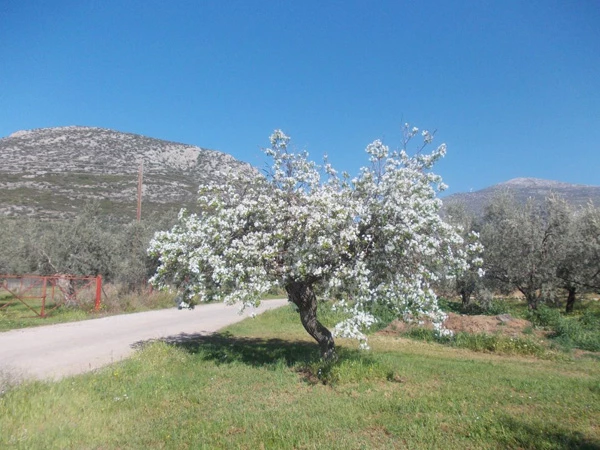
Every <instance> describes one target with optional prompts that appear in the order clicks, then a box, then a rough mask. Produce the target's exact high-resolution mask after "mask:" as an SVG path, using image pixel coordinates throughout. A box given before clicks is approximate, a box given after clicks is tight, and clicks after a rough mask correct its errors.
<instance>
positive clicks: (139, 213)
mask: <svg viewBox="0 0 600 450" xmlns="http://www.w3.org/2000/svg"><path fill="white" fill-rule="evenodd" d="M143 179H144V161H142V162H141V163H140V171H139V173H138V191H137V221H138V222H139V221H140V220H142V180H143Z"/></svg>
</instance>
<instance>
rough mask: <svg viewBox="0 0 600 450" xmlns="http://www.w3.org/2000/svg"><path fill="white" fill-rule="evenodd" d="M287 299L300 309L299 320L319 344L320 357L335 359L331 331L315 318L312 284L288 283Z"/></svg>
mask: <svg viewBox="0 0 600 450" xmlns="http://www.w3.org/2000/svg"><path fill="white" fill-rule="evenodd" d="M285 290H286V292H287V294H288V299H289V300H290V301H291V302H292V303H294V304H295V305H296V306H297V307H298V310H299V311H300V320H301V322H302V325H303V326H304V329H305V330H306V331H307V332H308V334H310V335H311V336H312V337H313V338H314V339H315V340H316V341H317V342H318V344H319V349H320V350H321V357H322V358H323V359H324V360H326V361H332V360H335V359H336V354H335V343H334V341H333V336H332V335H331V332H330V331H329V330H328V329H327V328H325V327H324V326H323V325H322V324H321V322H319V321H318V320H317V297H316V295H315V293H314V292H313V290H312V286H311V285H310V284H309V283H305V282H293V283H288V284H287V285H286V286H285Z"/></svg>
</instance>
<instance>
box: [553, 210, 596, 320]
mask: <svg viewBox="0 0 600 450" xmlns="http://www.w3.org/2000/svg"><path fill="white" fill-rule="evenodd" d="M552 214H553V215H555V216H558V217H559V218H560V220H562V221H563V223H564V225H565V226H564V232H563V233H562V234H561V244H562V245H561V246H560V249H559V251H558V254H557V256H556V278H557V282H558V284H559V285H560V286H561V287H563V288H564V289H566V291H567V302H566V312H567V313H569V312H572V311H573V307H574V305H575V301H576V298H577V294H580V293H584V292H589V291H595V292H600V209H598V208H596V207H594V205H592V204H589V205H587V206H586V207H585V208H582V209H580V210H574V209H573V208H571V207H569V205H568V204H567V203H566V202H565V201H564V200H556V201H555V202H554V203H553V208H552Z"/></svg>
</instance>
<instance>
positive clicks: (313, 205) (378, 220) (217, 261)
mask: <svg viewBox="0 0 600 450" xmlns="http://www.w3.org/2000/svg"><path fill="white" fill-rule="evenodd" d="M417 133H418V130H417V129H416V128H412V129H410V128H409V127H408V126H406V127H405V138H404V146H403V150H401V151H399V152H395V151H394V152H390V150H389V148H388V147H387V146H385V145H384V144H383V143H382V142H381V141H379V140H377V141H375V142H373V143H372V144H370V145H369V146H368V147H367V149H366V152H367V154H368V155H369V162H370V166H369V167H365V168H363V169H361V171H360V174H359V175H358V176H357V177H356V178H354V179H350V177H349V176H348V175H347V174H342V175H338V174H337V172H336V171H335V170H334V169H333V168H332V167H331V165H330V164H328V163H326V164H325V165H324V166H323V167H319V166H317V165H316V164H315V163H313V162H311V161H310V160H309V159H308V155H307V154H306V153H305V152H304V153H293V152H290V151H289V148H288V147H289V138H288V137H287V136H286V135H285V134H284V133H283V132H281V131H280V130H277V131H275V132H274V133H273V135H272V136H271V148H269V149H266V150H265V153H266V154H267V155H268V156H269V157H270V158H271V159H272V165H271V168H270V170H269V171H268V173H267V174H266V176H263V175H260V174H256V175H254V176H249V175H248V174H246V175H244V178H238V179H230V180H224V181H223V183H221V184H213V185H210V186H207V187H204V188H202V189H201V191H200V193H199V203H200V211H201V212H200V213H198V214H188V213H187V212H185V211H182V212H181V213H180V217H179V223H178V224H177V225H176V226H175V227H174V228H173V229H172V230H170V231H167V232H160V233H157V234H156V235H155V237H154V239H153V241H152V242H151V244H150V248H149V252H150V254H151V255H153V256H155V257H157V258H158V259H159V262H160V264H159V267H158V269H157V273H156V275H155V276H154V278H153V282H154V283H155V284H157V285H159V286H163V287H167V286H171V285H175V286H176V287H178V288H179V289H180V290H181V291H182V293H183V297H184V299H185V300H186V301H188V302H194V301H195V300H197V299H199V300H201V301H202V300H204V301H208V300H215V299H218V300H222V301H225V302H227V303H240V304H241V305H242V308H244V307H246V306H250V305H257V304H258V303H259V302H260V299H261V298H262V296H264V295H265V294H266V293H267V292H268V291H270V290H271V289H273V288H283V289H285V291H286V293H287V295H288V299H289V301H290V302H292V303H294V304H295V305H296V306H297V308H298V311H299V314H300V320H301V322H302V325H303V326H304V328H305V329H306V331H307V332H308V333H309V334H310V335H311V336H312V337H313V338H314V339H315V340H316V341H317V342H318V344H319V347H320V351H321V355H322V357H323V358H324V359H332V358H335V345H334V339H333V336H334V335H338V336H343V337H353V338H357V339H359V340H360V341H361V344H362V346H363V347H366V336H365V335H364V331H365V328H367V327H368V326H369V325H371V324H372V323H373V322H374V321H375V320H376V319H375V318H374V317H373V316H372V315H371V314H370V313H369V310H370V307H371V306H372V305H373V304H374V303H376V302H377V303H380V304H383V305H385V306H386V307H387V308H390V309H391V310H392V311H393V312H394V313H395V314H397V315H398V316H400V317H404V318H405V319H406V320H421V319H422V318H424V317H427V318H429V319H431V320H432V322H433V323H434V326H436V328H437V329H438V331H440V332H443V329H442V322H443V319H444V318H445V317H444V315H443V313H442V312H441V311H440V310H439V308H438V306H437V299H436V295H435V293H434V292H433V290H432V289H431V286H430V284H431V283H432V282H433V281H435V280H437V279H438V276H439V274H442V273H443V274H448V273H453V274H456V273H458V272H459V271H461V270H464V269H466V268H467V263H466V262H465V255H464V252H463V251H461V250H460V249H461V248H462V245H461V244H462V238H461V237H460V235H459V234H457V232H456V231H455V230H454V228H453V227H451V226H450V225H448V224H446V223H445V222H443V221H442V220H441V218H440V216H439V214H438V211H439V209H440V206H441V202H440V200H439V199H438V198H436V193H437V191H439V190H441V189H443V188H444V185H443V183H442V180H441V178H440V177H439V176H437V175H435V174H433V173H431V172H430V169H431V167H432V166H433V164H434V163H435V162H436V161H437V160H438V159H439V158H441V157H443V155H444V154H445V152H446V147H445V145H441V146H439V147H438V148H437V149H436V150H434V151H432V152H431V153H429V154H423V153H422V150H423V148H424V147H425V146H426V145H427V144H429V143H431V141H432V139H433V135H432V134H431V133H429V132H427V131H424V132H422V136H423V138H424V144H423V146H421V148H420V149H419V150H418V151H417V153H416V154H415V155H414V156H409V155H408V154H407V152H406V147H407V143H408V142H409V141H410V140H411V139H412V138H413V137H414V136H416V135H417ZM317 294H319V295H320V296H321V297H322V298H323V299H333V300H334V301H336V305H337V306H338V307H340V308H343V309H344V310H345V311H346V312H347V313H348V316H349V318H348V319H347V320H344V321H343V322H342V323H339V324H338V325H336V327H335V329H334V330H333V331H334V332H333V333H331V332H330V331H329V330H328V329H327V328H326V327H324V326H323V325H322V324H321V323H320V322H319V321H318V319H317V305H318V303H317Z"/></svg>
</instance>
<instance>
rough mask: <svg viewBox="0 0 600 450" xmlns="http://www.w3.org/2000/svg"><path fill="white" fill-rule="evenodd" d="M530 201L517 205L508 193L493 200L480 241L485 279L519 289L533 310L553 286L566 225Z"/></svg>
mask: <svg viewBox="0 0 600 450" xmlns="http://www.w3.org/2000/svg"><path fill="white" fill-rule="evenodd" d="M547 203H548V201H546V205H540V204H538V203H535V202H534V201H533V200H529V201H527V202H526V203H525V204H520V203H517V201H516V200H515V198H514V197H513V196H511V195H510V194H508V193H503V194H502V195H499V196H497V197H496V198H494V199H493V200H492V201H491V203H490V204H489V205H488V206H487V208H486V211H485V214H484V219H483V220H484V225H483V228H482V233H481V239H482V243H483V246H484V248H485V251H484V261H485V271H486V276H487V277H488V278H490V279H492V280H493V281H495V282H500V283H502V284H504V285H505V286H507V287H509V288H513V289H518V290H519V291H520V292H521V293H522V294H523V295H524V296H525V299H526V301H527V305H528V306H529V308H530V309H536V308H537V306H538V304H539V303H540V301H541V300H542V298H543V297H544V295H545V294H546V293H547V292H550V291H551V290H552V288H553V286H554V283H555V278H554V276H555V272H556V255H557V251H558V248H559V246H560V242H561V237H562V235H563V233H564V229H565V222H564V221H563V220H561V217H560V216H559V215H555V214H548V208H547Z"/></svg>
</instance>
